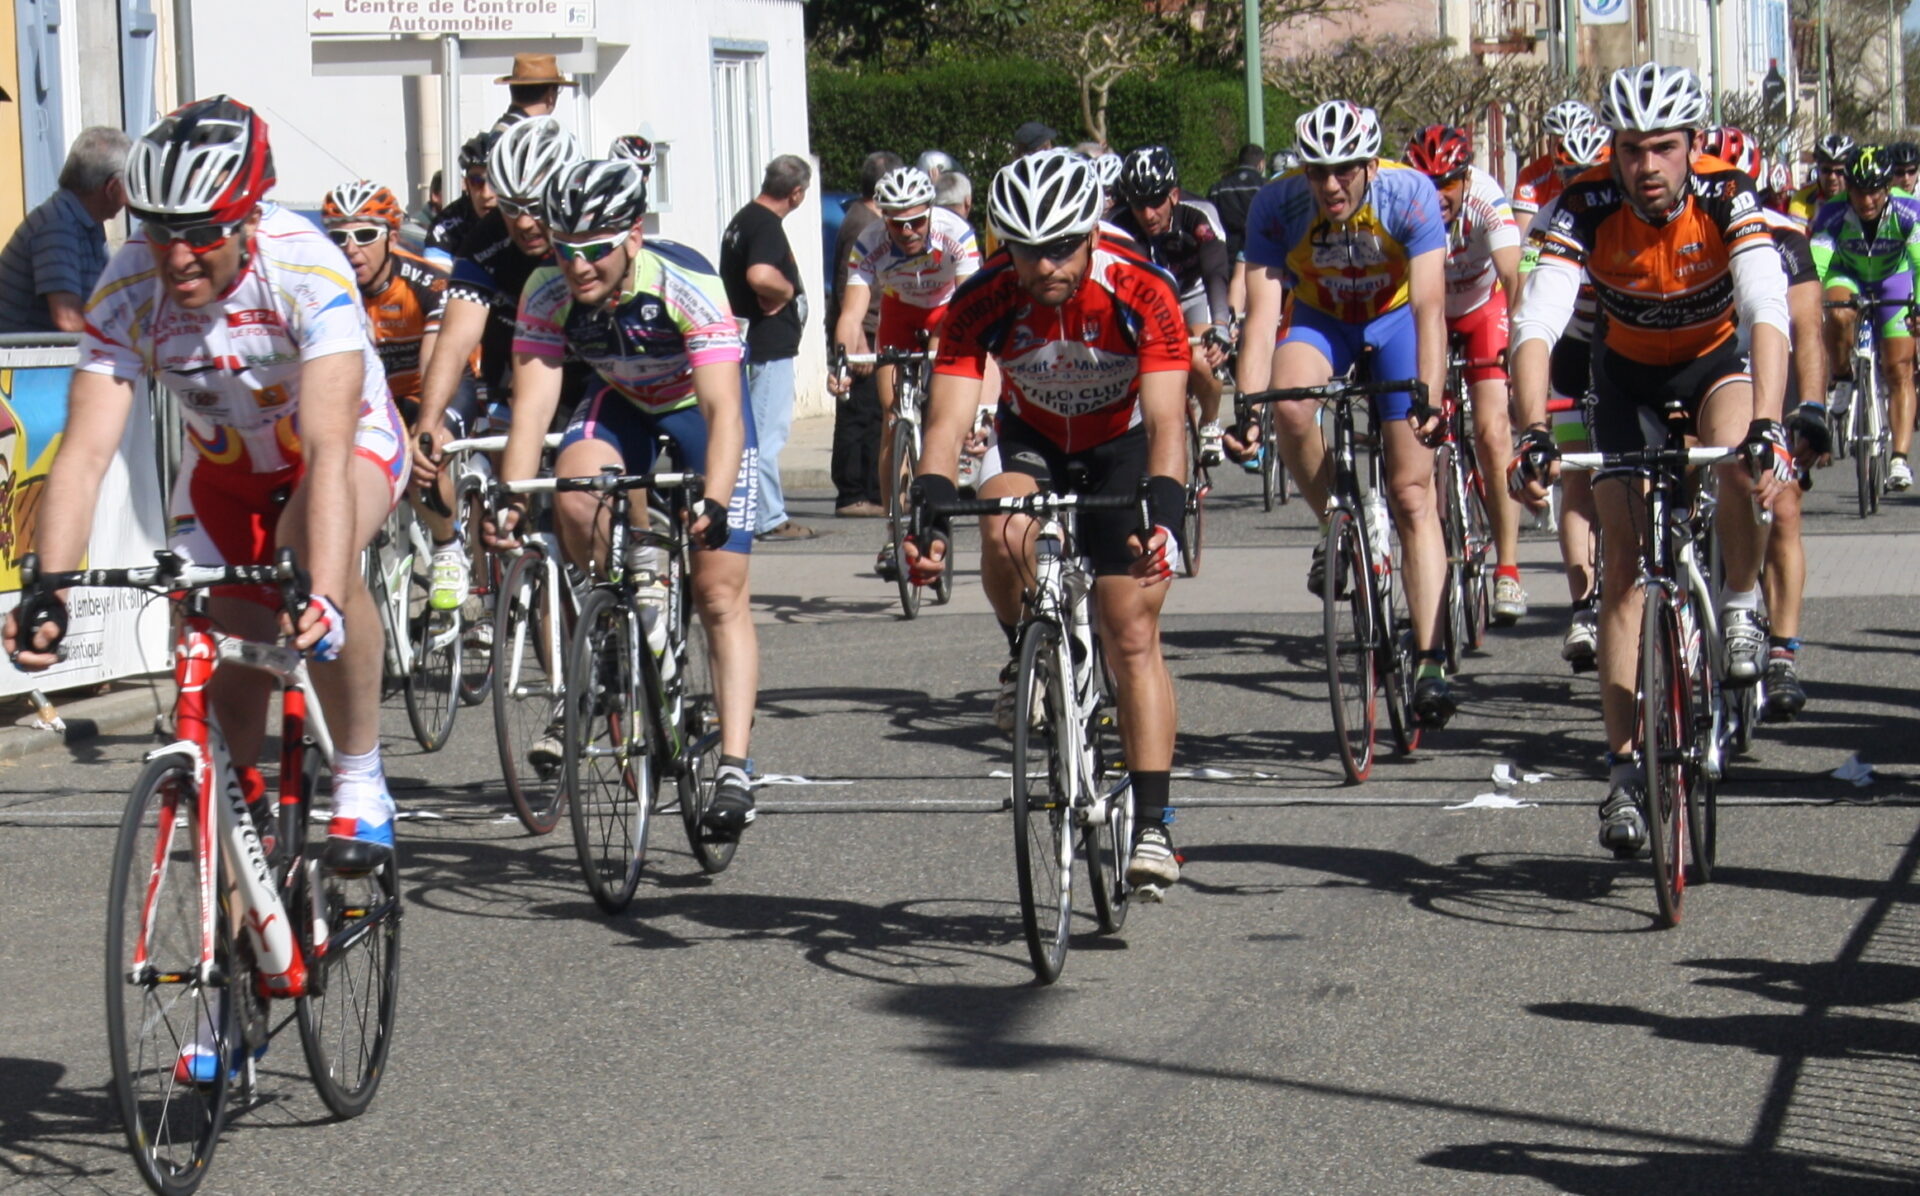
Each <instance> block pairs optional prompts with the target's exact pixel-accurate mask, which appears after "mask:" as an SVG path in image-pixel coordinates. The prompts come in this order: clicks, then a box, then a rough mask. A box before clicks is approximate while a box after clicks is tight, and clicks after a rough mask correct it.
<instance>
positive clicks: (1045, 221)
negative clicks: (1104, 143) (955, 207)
mask: <svg viewBox="0 0 1920 1196" xmlns="http://www.w3.org/2000/svg"><path fill="white" fill-rule="evenodd" d="M1103 207H1104V205H1103V204H1102V202H1101V197H1100V180H1099V179H1097V178H1096V177H1094V173H1093V163H1091V162H1089V161H1087V160H1086V159H1085V158H1083V157H1081V156H1080V155H1079V154H1077V153H1074V152H1073V151H1072V150H1070V149H1050V150H1041V151H1039V152H1038V153H1033V154H1028V155H1027V156H1026V157H1024V158H1015V159H1014V160H1013V161H1012V162H1010V163H1008V164H1007V165H1006V166H1003V167H1001V168H1000V173H999V174H996V175H994V176H993V188H992V190H991V191H990V192H989V193H988V195H987V212H988V214H989V215H990V216H991V218H992V220H993V227H994V229H995V231H997V232H998V233H999V234H1000V239H1001V240H1003V241H1012V242H1016V243H1018V244H1021V245H1044V244H1046V243H1047V242H1049V241H1057V240H1059V239H1060V238H1062V237H1073V236H1082V235H1085V234H1087V233H1090V232H1092V231H1093V230H1094V229H1095V228H1096V227H1098V226H1099V223H1100V213H1101V210H1102V208H1103Z"/></svg>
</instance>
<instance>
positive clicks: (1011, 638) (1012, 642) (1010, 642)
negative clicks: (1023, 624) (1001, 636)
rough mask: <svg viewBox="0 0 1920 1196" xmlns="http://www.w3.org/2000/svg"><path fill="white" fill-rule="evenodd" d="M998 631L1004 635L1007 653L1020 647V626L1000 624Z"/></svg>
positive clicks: (1016, 624)
mask: <svg viewBox="0 0 1920 1196" xmlns="http://www.w3.org/2000/svg"><path fill="white" fill-rule="evenodd" d="M1000 630H1001V631H1002V632H1004V633H1005V634H1006V637H1007V650H1008V651H1012V650H1014V649H1016V648H1018V647H1019V646H1020V625H1019V624H1018V623H1002V624H1000Z"/></svg>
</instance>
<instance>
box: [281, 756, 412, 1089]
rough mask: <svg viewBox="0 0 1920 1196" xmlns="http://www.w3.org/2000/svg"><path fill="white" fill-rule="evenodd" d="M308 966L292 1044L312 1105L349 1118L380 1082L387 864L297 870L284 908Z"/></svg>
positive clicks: (387, 955)
mask: <svg viewBox="0 0 1920 1196" xmlns="http://www.w3.org/2000/svg"><path fill="white" fill-rule="evenodd" d="M306 758H307V762H308V764H309V766H310V767H309V768H308V770H307V772H306V773H305V775H304V776H303V777H302V786H303V788H304V789H305V794H304V797H305V801H304V802H303V808H311V806H312V804H313V789H314V788H315V787H316V786H317V783H318V778H319V774H320V765H321V761H320V760H319V753H318V752H316V751H313V750H309V751H308V752H307V754H306ZM290 912H291V913H292V915H293V917H294V920H295V922H296V923H297V924H298V925H299V927H300V949H301V951H302V952H303V953H304V954H305V956H306V959H307V991H306V995H304V996H302V997H301V998H300V999H299V1000H298V1001H297V1002H296V1003H295V1011H296V1013H297V1015H298V1019H299V1023H300V1046H301V1048H302V1050H303V1051H304V1052H305V1053H306V1056H307V1070H308V1072H309V1073H310V1074H311V1075H312V1076H313V1086H314V1088H315V1089H316V1090H318V1092H319V1093H320V1099H321V1101H322V1102H323V1103H324V1104H325V1105H326V1106H327V1108H328V1109H329V1110H331V1111H332V1112H333V1114H334V1116H336V1117H342V1118H345V1117H358V1116H359V1115H360V1114H362V1113H364V1112H366V1109H367V1105H368V1104H370V1103H372V1101H373V1094H374V1092H375V1091H376V1090H377V1089H378V1088H379V1087H380V1080H381V1078H382V1077H383V1076H384V1075H386V1070H387V1052H388V1050H389V1049H390V1048H391V1047H392V1046H393V1016H394V1006H395V1002H396V999H397V998H398V996H399V992H400V915H401V910H400V877H399V870H398V866H397V863H396V861H395V860H393V859H392V858H389V859H388V861H387V862H386V863H385V864H383V865H381V866H380V867H379V868H376V869H374V870H373V871H372V872H369V873H367V874H365V875H364V876H336V875H334V874H332V873H330V872H328V871H327V870H326V869H325V868H324V867H322V866H321V865H320V864H319V863H318V862H317V861H308V862H305V863H303V864H302V865H301V866H300V873H299V876H298V877H297V878H296V880H295V884H294V902H293V909H292V911H290Z"/></svg>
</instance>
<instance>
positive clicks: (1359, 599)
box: [1321, 507, 1380, 785]
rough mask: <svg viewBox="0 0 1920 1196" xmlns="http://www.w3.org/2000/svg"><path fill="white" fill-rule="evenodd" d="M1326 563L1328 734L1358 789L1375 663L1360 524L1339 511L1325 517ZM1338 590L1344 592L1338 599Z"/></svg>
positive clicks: (1369, 758)
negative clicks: (1330, 729) (1330, 725)
mask: <svg viewBox="0 0 1920 1196" xmlns="http://www.w3.org/2000/svg"><path fill="white" fill-rule="evenodd" d="M1326 562H1327V568H1326V580H1325V584H1324V585H1323V586H1322V589H1323V590H1324V591H1325V593H1324V594H1323V595H1322V597H1321V608H1322V612H1323V629H1324V633H1325V638H1326V662H1327V698H1328V701H1329V702H1330V703H1331V704H1332V706H1333V733H1334V737H1335V739H1336V741H1337V742H1338V743H1339V746H1340V763H1341V764H1342V766H1344V767H1345V769H1346V773H1347V781H1348V783H1350V784H1354V785H1358V784H1359V783H1360V782H1362V781H1364V780H1366V779H1367V774H1368V773H1370V772H1372V771H1373V738H1374V730H1375V725H1374V720H1375V718H1376V715H1377V711H1376V707H1375V705H1374V695H1375V693H1376V692H1377V690H1378V687H1379V669H1380V661H1379V658H1378V653H1377V647H1378V645H1377V644H1376V643H1375V641H1374V632H1373V627H1374V620H1373V592H1372V587H1371V586H1370V585H1369V584H1368V582H1367V560H1366V551H1365V547H1364V546H1363V545H1362V544H1361V542H1360V524H1359V521H1358V520H1357V519H1355V518H1354V514H1353V512H1352V511H1350V510H1347V509H1346V508H1345V507H1336V508H1335V509H1334V510H1333V511H1332V512H1331V513H1330V514H1329V516H1328V519H1327V539H1326ZM1342 585H1344V586H1345V587H1346V592H1345V593H1344V594H1343V593H1341V586H1342Z"/></svg>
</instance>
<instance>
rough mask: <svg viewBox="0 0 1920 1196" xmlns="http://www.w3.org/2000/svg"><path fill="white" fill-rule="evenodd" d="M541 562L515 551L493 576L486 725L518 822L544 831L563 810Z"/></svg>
mask: <svg viewBox="0 0 1920 1196" xmlns="http://www.w3.org/2000/svg"><path fill="white" fill-rule="evenodd" d="M551 580H552V579H551V576H550V575H549V573H548V572H547V560H546V557H545V555H544V554H542V553H541V552H539V551H538V550H537V549H529V550H528V551H526V552H523V553H521V554H520V556H519V557H518V558H517V559H515V560H514V562H513V564H512V565H511V566H509V567H508V569H507V573H506V576H505V577H504V578H502V579H501V582H500V590H499V593H498V595H497V596H496V600H495V602H494V606H495V608H496V612H495V614H494V618H493V730H494V740H495V742H496V743H497V744H498V745H499V750H500V775H501V776H502V778H504V779H505V781H506V783H507V796H508V798H510V799H511V800H512V802H513V812H514V813H515V814H516V815H518V816H519V818H520V823H521V825H523V826H525V827H526V828H527V829H528V830H529V831H532V832H533V833H534V834H536V835H544V834H546V833H547V832H548V831H551V830H552V829H553V828H554V827H555V826H556V825H557V824H558V823H559V821H560V814H561V811H563V810H564V809H565V808H566V804H567V799H566V788H565V785H564V780H565V774H564V770H563V765H564V752H563V750H562V748H561V744H560V737H561V732H562V728H561V704H560V703H561V688H562V687H561V684H560V677H561V676H562V674H561V667H562V662H563V661H564V659H565V657H566V651H567V638H566V634H565V631H564V630H563V629H562V628H560V627H558V626H556V624H557V623H558V622H559V620H558V619H556V618H555V617H554V613H553V609H550V607H551V605H552V604H551V603H550V601H549V590H548V586H549V584H550V583H551Z"/></svg>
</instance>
